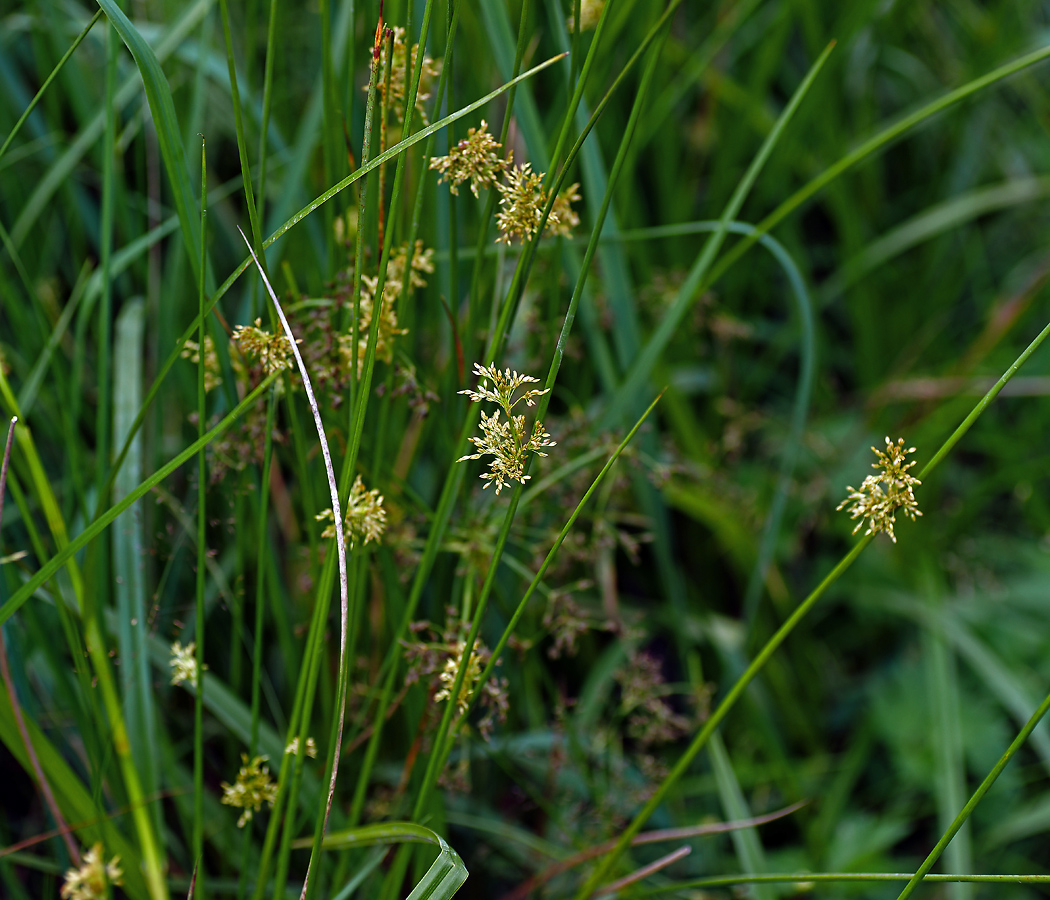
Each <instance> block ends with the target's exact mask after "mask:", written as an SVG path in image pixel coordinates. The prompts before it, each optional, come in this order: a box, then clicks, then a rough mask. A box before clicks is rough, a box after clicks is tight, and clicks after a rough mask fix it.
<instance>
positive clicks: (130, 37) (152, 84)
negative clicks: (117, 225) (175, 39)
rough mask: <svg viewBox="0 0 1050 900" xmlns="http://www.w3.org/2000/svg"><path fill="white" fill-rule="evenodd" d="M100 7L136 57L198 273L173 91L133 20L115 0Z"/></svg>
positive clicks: (196, 229) (101, 1) (195, 225)
mask: <svg viewBox="0 0 1050 900" xmlns="http://www.w3.org/2000/svg"><path fill="white" fill-rule="evenodd" d="M98 5H99V6H100V7H102V9H103V10H105V13H106V17H107V18H108V19H109V21H110V24H111V25H112V26H113V27H114V28H115V29H116V30H117V33H118V34H119V35H120V38H121V40H122V41H124V43H125V44H126V45H127V47H128V49H129V50H130V51H131V55H132V56H133V57H135V64H136V65H137V66H138V69H139V75H140V76H141V77H142V85H143V87H144V88H145V89H146V99H147V100H148V101H149V108H150V112H151V113H152V114H153V124H154V127H155V128H156V130H157V143H158V144H159V145H160V153H161V157H162V158H163V160H164V168H165V169H166V170H167V173H168V181H169V184H170V186H171V191H172V195H173V198H174V200H175V209H176V212H177V213H178V216H179V224H180V226H181V228H182V237H183V240H184V242H185V244H186V252H187V253H188V254H189V257H190V262H191V264H192V266H193V270H194V272H196V271H197V267H198V266H199V264H200V263H199V260H198V256H197V254H198V247H199V246H200V223H199V222H198V221H197V218H196V216H195V215H194V214H193V210H194V209H195V208H196V202H195V200H194V196H193V188H192V186H191V185H190V177H189V170H188V169H187V168H186V158H185V156H184V154H183V152H182V138H181V132H180V130H179V121H178V118H177V117H176V115H175V104H174V103H173V102H172V99H171V88H170V87H169V86H168V80H167V79H166V78H165V77H164V72H163V70H162V69H161V67H160V61H159V60H158V59H157V54H156V53H154V52H153V48H152V47H150V45H149V44H148V43H146V39H145V38H143V37H142V35H141V33H140V32H139V30H138V29H137V28H136V27H135V26H134V25H132V23H131V20H130V19H129V18H128V17H127V16H126V15H124V13H123V11H122V10H121V9H120V7H119V6H118V5H117V3H116V0H98Z"/></svg>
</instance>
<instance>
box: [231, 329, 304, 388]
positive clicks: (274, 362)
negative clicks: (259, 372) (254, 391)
mask: <svg viewBox="0 0 1050 900" xmlns="http://www.w3.org/2000/svg"><path fill="white" fill-rule="evenodd" d="M261 325H262V319H256V320H255V324H254V325H238V326H237V327H236V328H234V329H233V340H234V341H235V342H236V344H237V346H238V347H239V348H240V350H241V352H242V353H243V354H245V355H246V356H256V357H258V358H259V362H260V363H261V364H262V367H263V370H264V371H265V372H266V374H267V375H269V374H271V373H272V372H277V371H279V370H280V369H287V368H288V367H289V366H290V365H291V364H292V343H291V341H289V340H288V338H287V337H285V336H284V335H283V334H270V332H268V331H263V329H262V328H261V327H260V326H261ZM297 343H298V342H297Z"/></svg>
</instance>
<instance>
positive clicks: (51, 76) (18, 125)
mask: <svg viewBox="0 0 1050 900" xmlns="http://www.w3.org/2000/svg"><path fill="white" fill-rule="evenodd" d="M100 18H102V10H101V9H98V10H96V11H95V14H94V15H93V16H92V17H91V19H90V20H89V21H88V23H87V25H85V26H84V30H83V31H81V32H80V34H78V35H77V37H76V40H74V41H73V43H72V44H70V46H69V49H68V50H67V51H66V52H65V53H64V54H63V55H62V58H61V59H60V60H59V61H58V62H57V63H56V64H55V67H54V68H53V69H52V70H51V71H50V72H49V73H48V76H47V78H45V79H44V83H43V84H42V85H40V90H38V91H37V92H36V94H34V95H33V99H32V100H30V101H29V105H28V106H27V107H26V108H25V112H23V113H22V115H20V116H19V117H18V121H17V122H15V124H14V126H13V127H12V128H11V131H10V132H8V135H7V137H6V138H5V139H4V143H3V144H2V145H0V159H2V158H3V156H4V154H5V153H6V152H7V148H8V147H10V146H11V142H12V141H13V140H14V139H15V137H16V135H17V134H18V132H19V131H21V130H22V126H23V125H24V124H25V123H26V119H28V118H29V116H30V115H31V114H32V112H33V110H34V109H36V105H37V104H38V103H39V102H40V98H41V97H43V96H44V94H45V93H46V92H47V89H48V88H49V87H51V82H52V81H54V80H55V79H56V78H57V77H58V73H59V72H61V71H62V68H63V67H64V66H65V64H66V63H67V62H69V58H70V57H71V56H72V55H73V53H74V52H75V51H76V49H77V47H79V46H80V45H81V44H82V43H83V41H84V38H86V37H87V36H88V33H89V32H90V31H91V29H92V28H94V27H95V23H96V22H97V21H98V20H99V19H100Z"/></svg>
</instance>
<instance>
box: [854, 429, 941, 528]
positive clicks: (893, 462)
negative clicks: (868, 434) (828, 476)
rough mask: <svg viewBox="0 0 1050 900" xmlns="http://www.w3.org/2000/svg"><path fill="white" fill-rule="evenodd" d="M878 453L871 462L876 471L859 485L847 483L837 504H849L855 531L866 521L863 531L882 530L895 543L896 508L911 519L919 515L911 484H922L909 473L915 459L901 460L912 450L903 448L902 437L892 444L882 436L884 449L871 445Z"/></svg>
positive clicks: (913, 449)
mask: <svg viewBox="0 0 1050 900" xmlns="http://www.w3.org/2000/svg"><path fill="white" fill-rule="evenodd" d="M871 449H872V450H873V451H874V452H875V455H876V456H877V457H878V460H877V461H876V462H873V463H872V464H871V467H872V468H873V469H878V470H880V471H879V474H878V475H869V476H868V477H867V478H865V479H864V481H863V482H862V483H861V486H860V487H859V488H854V487H852V486H850V487H847V488H846V490H848V491H849V496H847V497H846V499H845V500H843V501H842V502H841V503H840V504H839V505H838V507H837V509H844V508H846V507H847V506H849V514H850V518H851V519H860V522H858V523H857V527H856V528H854V529H853V533H854V534H856V533H857V532H858V531H860V529H861V528H863V527H864V523H865V522H867V523H868V530H867V531H865V532H864V533H865V534H878V532H880V531H884V532H886V534H888V535H889V536H890V540H891V541H893V543H897V536H896V535H895V534H894V533H893V526H894V523H895V522H896V515H897V510H900V511H901V512H903V513H904V515H906V516H907V517H908V518H909V519H912V520H913V521H914V519H915V517H916V516H921V515H922V513H921V512H920V511H919V505H918V503H917V502H916V500H915V493H914V488H915V486H916V485H917V484H922V482H921V481H919V479H918V478H916V477H915V476H914V475H911V474H909V472H908V469H910V468H911V467H912V466H914V465H915V462H914V461H912V462H905V459H906V457H907V455H908V454H909V453H914V452H915V448H914V447H909V448H908V449H907V450H905V449H904V438H899V439H898V441H897V443H896V444H894V443H893V442H892V441H891V440H890V439H889V438H888V437H887V438H886V451H885V452H883V451H881V450H877V449H876V448H875V447H872V448H871Z"/></svg>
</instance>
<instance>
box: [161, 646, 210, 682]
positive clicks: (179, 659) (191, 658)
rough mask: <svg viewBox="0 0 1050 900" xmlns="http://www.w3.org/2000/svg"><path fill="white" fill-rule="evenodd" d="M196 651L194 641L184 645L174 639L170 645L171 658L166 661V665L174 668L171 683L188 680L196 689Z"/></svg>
mask: <svg viewBox="0 0 1050 900" xmlns="http://www.w3.org/2000/svg"><path fill="white" fill-rule="evenodd" d="M196 652H197V642H196V641H190V642H189V643H188V644H187V645H186V646H185V647H183V646H182V643H181V642H179V641H175V643H173V644H172V645H171V659H170V660H169V661H168V665H170V666H171V667H172V669H174V671H173V672H172V674H171V683H172V684H182V683H183V682H184V681H188V682H189V683H190V684H191V685H192V686H193V689H194V690H196V689H197V657H196V655H195V654H196ZM205 668H207V666H205Z"/></svg>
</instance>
